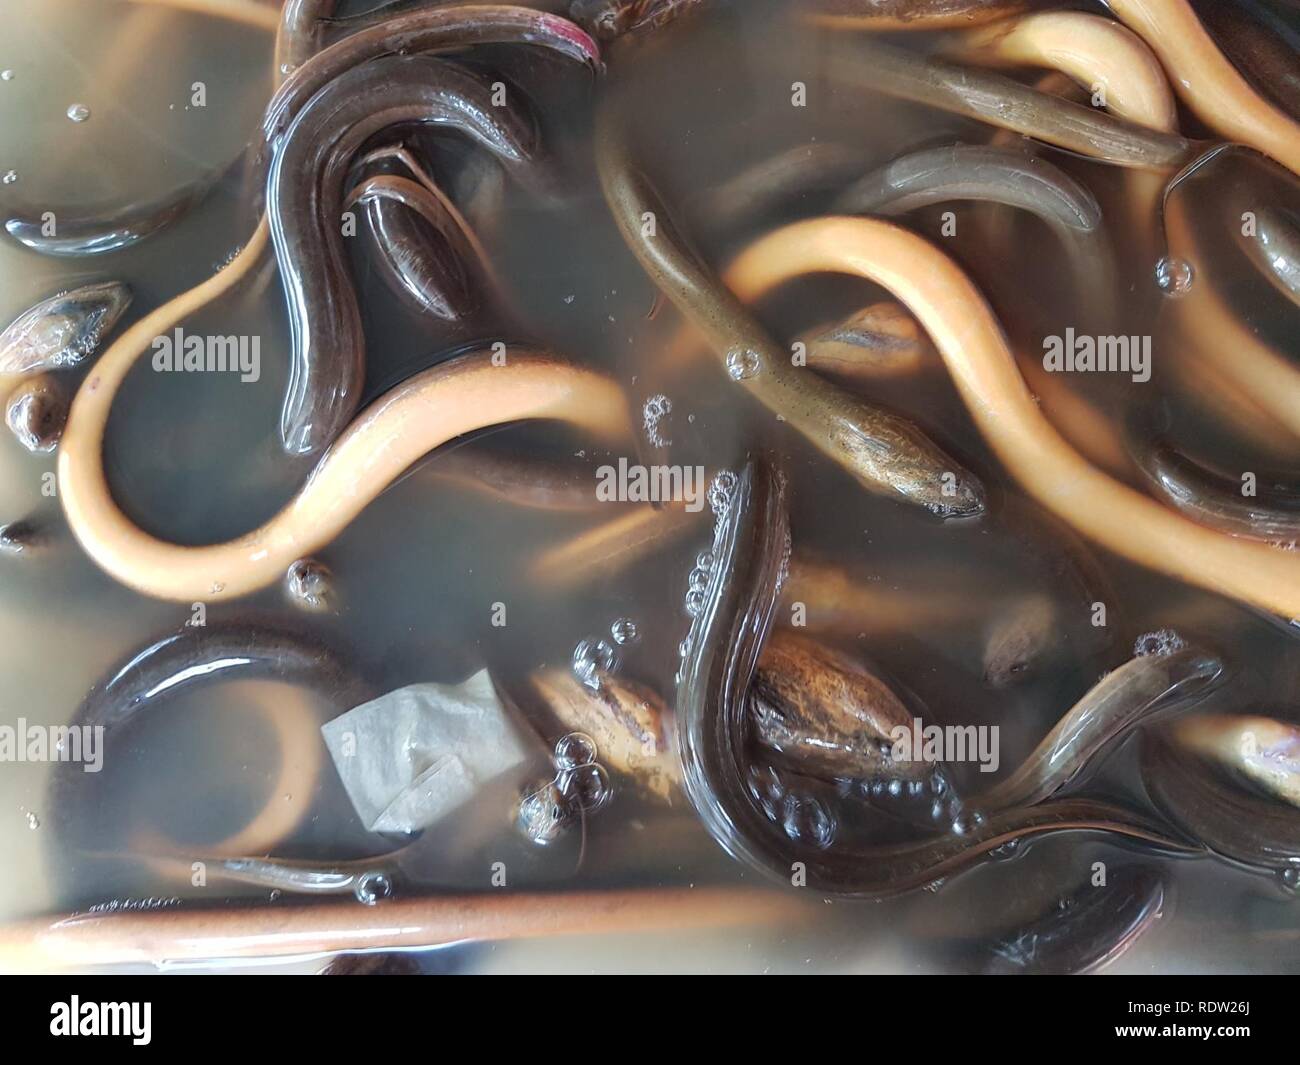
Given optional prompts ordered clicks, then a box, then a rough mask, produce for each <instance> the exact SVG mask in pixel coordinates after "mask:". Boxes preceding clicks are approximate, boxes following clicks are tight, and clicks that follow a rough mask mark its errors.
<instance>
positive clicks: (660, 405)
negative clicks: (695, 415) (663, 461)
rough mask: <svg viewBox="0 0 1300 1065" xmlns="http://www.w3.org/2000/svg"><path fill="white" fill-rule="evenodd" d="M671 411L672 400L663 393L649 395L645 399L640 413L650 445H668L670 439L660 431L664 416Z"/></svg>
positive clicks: (670, 442)
mask: <svg viewBox="0 0 1300 1065" xmlns="http://www.w3.org/2000/svg"><path fill="white" fill-rule="evenodd" d="M672 412H673V401H672V400H671V399H669V398H668V397H667V396H665V395H658V396H651V397H650V398H649V399H647V400H646V401H645V406H644V407H642V410H641V413H642V417H643V424H644V426H645V435H646V439H647V440H648V441H649V442H650V446H651V447H668V446H669V445H670V444H672V439H671V438H670V437H666V436H664V435H663V433H662V432H661V431H660V426H661V424H662V422H663V420H664V419H665V418H667V417H668V415H670V414H671V413H672Z"/></svg>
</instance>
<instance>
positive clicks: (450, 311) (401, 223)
mask: <svg viewBox="0 0 1300 1065" xmlns="http://www.w3.org/2000/svg"><path fill="white" fill-rule="evenodd" d="M419 151H420V150H419V149H418V148H417V147H416V146H415V145H413V144H412V145H409V146H408V145H391V146H388V147H385V148H381V149H378V150H376V151H373V152H369V153H368V154H367V155H366V156H365V157H364V158H363V159H361V161H360V162H359V163H358V169H359V170H360V171H361V173H362V175H363V178H362V180H361V181H360V182H359V183H358V184H357V185H355V186H354V187H353V189H352V191H351V192H349V193H348V199H347V203H346V205H345V206H347V207H349V208H350V207H352V206H353V205H354V204H360V205H361V206H362V208H363V209H364V217H365V228H366V231H367V233H368V235H369V237H370V242H371V245H372V247H373V249H374V257H373V261H374V262H375V263H376V265H377V268H378V271H379V274H380V277H381V278H382V279H383V281H384V283H385V284H386V285H387V286H388V288H389V290H390V291H391V292H392V293H393V294H394V295H395V296H397V298H398V299H399V300H400V301H401V302H402V303H404V304H405V305H406V306H407V307H408V308H410V309H411V310H412V311H414V312H415V313H416V314H418V315H421V316H425V315H427V316H430V317H432V318H434V319H436V320H438V321H443V322H459V321H463V320H465V319H467V318H469V317H470V316H471V315H473V314H474V312H475V311H477V310H478V309H479V306H480V304H481V300H480V299H479V293H478V291H477V289H478V288H479V286H481V285H482V284H483V282H484V278H483V277H482V276H481V273H482V271H480V270H479V269H478V268H477V266H476V260H478V259H479V258H480V256H481V254H482V252H481V245H480V244H479V243H478V241H477V239H476V238H475V236H474V234H473V232H472V231H471V230H470V229H469V224H468V223H467V222H466V221H465V219H464V216H463V215H461V213H460V211H458V210H457V209H456V208H455V206H454V205H453V204H452V202H451V200H450V199H449V198H448V197H447V195H446V193H444V192H443V191H442V189H441V188H440V187H439V186H438V185H437V184H436V182H435V181H434V179H433V178H432V177H431V176H430V174H429V166H428V165H427V163H425V162H424V161H423V160H422V159H421V158H420V155H419ZM403 171H404V173H403Z"/></svg>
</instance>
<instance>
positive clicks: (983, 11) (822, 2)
mask: <svg viewBox="0 0 1300 1065" xmlns="http://www.w3.org/2000/svg"><path fill="white" fill-rule="evenodd" d="M1042 2H1043V0H796V3H797V4H798V6H799V10H801V11H805V12H808V13H809V14H811V15H812V16H813V17H814V18H815V19H816V20H817V21H819V22H825V23H826V24H828V25H839V24H843V25H852V26H860V27H862V28H865V29H877V30H941V29H954V28H955V29H961V28H963V27H966V26H978V25H980V24H981V23H984V22H994V21H996V20H997V19H1003V18H1010V17H1011V16H1012V15H1019V14H1022V13H1023V12H1025V11H1028V10H1030V9H1031V8H1033V7H1035V6H1041V5H1042Z"/></svg>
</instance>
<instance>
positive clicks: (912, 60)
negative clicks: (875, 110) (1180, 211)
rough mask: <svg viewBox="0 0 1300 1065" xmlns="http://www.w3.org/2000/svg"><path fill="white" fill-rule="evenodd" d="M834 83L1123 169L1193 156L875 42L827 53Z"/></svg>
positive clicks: (1025, 90)
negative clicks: (881, 95) (952, 116)
mask: <svg viewBox="0 0 1300 1065" xmlns="http://www.w3.org/2000/svg"><path fill="white" fill-rule="evenodd" d="M826 70H827V74H828V76H829V77H830V79H831V80H832V82H834V83H836V84H839V85H844V86H847V87H850V88H855V89H870V90H872V91H875V92H880V93H884V94H885V95H887V96H894V97H898V98H901V99H904V100H910V101H912V102H913V103H919V104H925V105H927V106H930V107H935V108H938V109H939V110H941V111H948V112H951V113H952V114H956V115H962V116H964V117H966V118H971V119H975V120H976V121H980V122H987V123H989V124H991V125H994V126H999V127H1001V128H1003V129H1009V130H1013V131H1015V132H1016V133H1020V134H1023V135H1024V136H1026V137H1031V138H1033V139H1034V140H1040V141H1043V142H1045V143H1047V144H1052V145H1055V146H1056V147H1058V148H1065V149H1066V150H1068V151H1072V152H1076V153H1078V154H1080V155H1083V156H1087V157H1088V158H1091V159H1097V160H1099V161H1101V162H1106V163H1112V164H1115V165H1117V166H1123V167H1130V168H1137V169H1144V170H1173V169H1176V168H1177V167H1179V166H1181V165H1182V164H1183V163H1185V162H1186V161H1187V160H1188V159H1189V158H1190V157H1191V156H1192V154H1193V153H1194V151H1195V147H1196V146H1195V145H1194V143H1193V142H1192V141H1189V140H1186V139H1184V138H1183V137H1180V136H1177V135H1176V134H1173V133H1166V132H1162V131H1160V130H1154V129H1148V128H1146V127H1145V126H1139V125H1135V124H1134V123H1132V122H1127V121H1125V120H1124V119H1121V118H1117V117H1115V116H1113V115H1109V114H1106V113H1105V112H1102V111H1096V110H1094V109H1093V108H1091V107H1084V106H1083V105H1081V104H1076V103H1072V102H1070V101H1069V100H1063V99H1060V98H1059V97H1056V96H1052V95H1050V94H1049V93H1044V92H1039V91H1038V90H1036V89H1032V88H1030V87H1029V86H1027V85H1022V84H1021V83H1020V82H1018V81H1015V80H1013V79H1012V78H1008V77H1003V76H1002V75H1000V74H994V73H990V72H989V71H987V70H979V69H975V68H971V67H964V66H960V65H958V64H954V63H949V62H946V61H944V60H942V59H938V58H935V57H933V56H925V55H920V54H918V53H916V52H912V51H909V50H907V49H904V48H899V47H897V46H895V45H891V44H884V43H882V42H881V41H878V40H876V39H874V38H871V39H858V40H855V41H853V42H852V43H851V44H845V43H842V42H841V43H836V44H835V45H834V46H832V47H831V48H830V49H828V52H827V59H826Z"/></svg>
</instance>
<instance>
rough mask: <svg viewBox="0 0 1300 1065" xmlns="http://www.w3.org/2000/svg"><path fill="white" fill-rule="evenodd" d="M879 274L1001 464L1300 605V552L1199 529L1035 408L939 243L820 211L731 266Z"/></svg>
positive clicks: (1027, 483) (743, 291) (1282, 602)
mask: <svg viewBox="0 0 1300 1065" xmlns="http://www.w3.org/2000/svg"><path fill="white" fill-rule="evenodd" d="M824 271H833V272H838V273H849V274H853V275H856V276H860V277H864V278H866V279H868V280H872V281H876V282H877V283H879V284H881V285H883V286H884V287H885V288H886V289H888V290H889V291H890V292H891V293H893V295H895V296H896V297H898V298H899V299H901V301H902V302H903V304H904V305H905V306H906V307H907V308H908V309H909V310H910V311H911V312H912V313H913V314H915V315H916V317H917V320H918V321H919V322H920V323H921V326H922V327H923V328H924V329H925V330H926V332H928V333H929V335H930V337H931V339H932V340H933V341H934V343H935V347H936V348H937V349H938V351H939V354H940V355H941V356H942V358H943V360H944V362H945V364H946V365H947V366H948V369H949V372H950V373H951V374H952V376H953V379H954V382H955V383H956V386H957V389H958V391H959V393H960V394H961V396H962V399H963V400H964V402H965V404H966V406H967V409H968V410H969V411H970V413H971V416H972V418H973V419H974V421H975V424H976V426H977V427H978V428H979V430H980V432H981V433H982V434H983V436H984V437H985V439H986V440H987V441H988V442H989V444H990V445H991V446H992V448H993V450H994V451H995V452H996V453H997V455H998V457H999V458H1000V459H1001V461H1002V463H1003V464H1004V465H1005V466H1006V468H1007V470H1008V471H1009V472H1010V473H1011V474H1012V475H1013V476H1014V477H1015V478H1016V479H1017V480H1018V481H1019V482H1020V483H1021V484H1022V485H1023V486H1024V487H1025V489H1026V490H1027V491H1028V492H1029V493H1030V495H1032V496H1033V497H1035V498H1036V499H1037V500H1038V501H1039V502H1040V503H1041V504H1043V506H1044V507H1046V508H1047V509H1048V510H1050V511H1052V512H1053V513H1055V514H1056V515H1057V516H1058V517H1060V518H1062V519H1064V520H1065V521H1066V522H1067V523H1069V524H1070V525H1073V526H1074V527H1075V528H1076V529H1077V530H1078V531H1080V532H1082V533H1083V534H1084V535H1085V536H1088V537H1089V538H1091V539H1093V540H1095V541H1096V542H1098V543H1100V544H1102V545H1104V546H1106V547H1108V548H1109V549H1110V550H1112V551H1114V552H1115V553H1116V554H1119V555H1121V556H1122V557H1125V558H1128V559H1129V560H1131V561H1133V562H1137V563H1138V564H1140V565H1144V566H1147V567H1149V568H1151V569H1155V570H1157V571H1159V572H1163V573H1167V574H1169V575H1170V576H1174V577H1177V578H1178V579H1181V580H1185V581H1187V582H1189V583H1192V584H1198V585H1200V586H1201V587H1204V588H1209V589H1211V590H1213V591H1218V592H1221V593H1223V594H1225V595H1230V596H1232V597H1234V598H1238V599H1242V600H1245V601H1247V602H1250V603H1253V604H1254V605H1256V606H1259V607H1262V608H1264V609H1265V610H1270V611H1272V612H1274V613H1276V614H1279V615H1281V616H1283V617H1286V618H1291V617H1297V616H1300V559H1298V558H1297V557H1296V556H1295V555H1294V554H1290V553H1288V552H1285V551H1279V550H1276V549H1274V548H1271V547H1268V546H1266V545H1263V544H1255V543H1250V542H1247V541H1244V540H1239V539H1235V538H1233V537H1229V536H1224V535H1223V534H1222V533H1217V532H1212V531H1210V530H1207V529H1204V528H1202V527H1201V526H1199V525H1197V524H1196V523H1194V522H1191V521H1189V520H1187V519H1186V518H1183V517H1181V516H1179V515H1177V514H1174V513H1172V512H1171V511H1169V510H1166V509H1165V508H1164V507H1162V506H1161V505H1160V504H1158V503H1156V502H1155V501H1154V500H1151V499H1149V498H1147V497H1146V496H1144V495H1142V494H1141V493H1139V492H1137V491H1135V490H1133V489H1131V488H1128V487H1127V486H1125V485H1122V484H1120V483H1118V482H1116V481H1114V480H1112V479H1111V478H1110V477H1108V476H1106V475H1105V474H1103V473H1102V472H1100V471H1099V470H1097V469H1096V468H1095V467H1093V466H1091V465H1089V464H1088V462H1087V461H1086V460H1084V459H1083V458H1082V457H1081V456H1080V455H1079V454H1078V453H1077V452H1076V451H1075V450H1074V449H1073V448H1071V447H1070V446H1069V445H1068V444H1067V443H1066V442H1065V440H1064V439H1063V438H1062V437H1061V436H1060V435H1059V434H1058V433H1057V432H1056V431H1055V430H1054V429H1053V428H1052V427H1051V425H1050V424H1049V423H1048V422H1047V420H1046V419H1045V418H1044V416H1043V414H1042V412H1041V411H1040V410H1039V409H1038V406H1037V404H1036V403H1035V402H1034V400H1033V397H1032V395H1031V394H1030V392H1029V390H1028V388H1027V387H1026V385H1025V381H1024V378H1023V377H1022V376H1021V375H1020V372H1019V370H1018V369H1017V367H1016V362H1015V359H1014V357H1013V356H1012V354H1011V352H1010V351H1009V350H1008V348H1007V344H1006V340H1005V339H1004V337H1003V335H1002V330H1001V328H1000V327H999V325H998V322H997V320H996V319H995V318H994V316H993V313H992V311H990V310H989V307H988V305H987V304H986V303H985V302H984V299H983V297H982V296H981V295H980V293H979V291H978V290H977V289H976V288H975V287H974V286H973V285H972V284H971V282H970V281H969V280H968V279H967V278H966V276H965V275H964V274H963V273H962V272H961V270H959V269H958V268H957V267H956V265H955V264H953V263H952V262H951V260H949V259H948V258H947V257H946V256H945V255H944V254H943V253H942V252H940V251H938V250H937V249H936V248H934V247H933V246H932V245H930V244H929V243H928V242H926V241H924V240H922V239H921V238H919V237H916V236H914V235H913V234H911V233H908V232H906V231H905V230H902V229H899V228H897V227H895V226H891V225H889V224H888V223H886V222H879V221H875V220H872V219H850V218H826V219H821V220H818V221H813V222H800V223H795V224H794V225H791V226H787V227H785V228H783V229H780V230H777V231H776V232H775V233H773V234H772V235H770V236H768V237H766V238H764V239H762V240H760V241H758V242H756V243H755V244H753V245H751V246H750V248H749V249H747V250H746V251H745V252H743V253H742V255H741V256H740V258H739V259H738V260H737V261H736V262H735V264H734V265H733V266H732V267H731V268H730V270H729V271H728V272H727V274H726V279H727V282H728V284H729V285H731V287H732V289H733V290H734V291H735V292H736V293H737V294H738V295H739V297H740V298H741V299H745V300H753V299H757V298H758V297H760V296H761V295H762V294H763V293H765V292H768V291H770V290H771V289H773V288H775V287H777V286H778V285H780V284H782V283H783V282H785V281H788V280H790V279H792V278H795V277H801V276H803V275H804V274H808V273H816V272H824Z"/></svg>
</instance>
